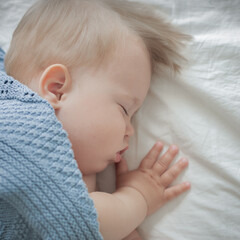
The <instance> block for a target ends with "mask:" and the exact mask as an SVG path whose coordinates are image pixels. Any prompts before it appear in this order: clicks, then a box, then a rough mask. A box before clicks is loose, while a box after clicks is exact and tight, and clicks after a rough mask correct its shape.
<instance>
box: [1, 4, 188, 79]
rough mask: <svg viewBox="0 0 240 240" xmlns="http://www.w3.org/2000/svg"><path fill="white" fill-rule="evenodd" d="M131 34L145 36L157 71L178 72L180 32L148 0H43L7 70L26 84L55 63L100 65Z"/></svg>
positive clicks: (26, 22)
mask: <svg viewBox="0 0 240 240" xmlns="http://www.w3.org/2000/svg"><path fill="white" fill-rule="evenodd" d="M129 34H130V35H131V34H133V35H135V36H137V37H140V39H142V40H143V42H144V44H145V46H146V48H147V50H148V52H149V54H150V57H151V62H152V69H153V72H155V71H156V70H157V69H159V68H160V69H161V68H162V67H166V66H167V67H170V68H171V69H173V70H174V71H176V72H177V71H179V70H180V69H181V65H182V64H183V63H184V62H185V58H184V57H183V56H181V54H180V49H181V47H182V46H183V44H184V42H185V41H187V40H189V36H188V35H185V34H182V33H180V32H179V31H178V30H176V29H175V28H174V27H173V26H171V24H169V23H168V22H167V21H166V19H165V18H164V17H162V16H160V15H159V13H158V12H157V11H155V10H154V8H152V7H151V6H149V5H146V4H144V3H137V4H136V3H134V2H129V1H125V0H117V1H115V0H114V1H113V0H41V1H37V2H36V3H35V4H34V5H33V6H32V7H31V8H30V9H29V10H28V11H27V12H26V14H25V15H24V17H23V18H22V20H21V21H20V23H19V25H18V27H17V28H16V30H15V32H14V34H13V37H12V41H11V45H10V48H9V50H8V52H7V54H6V57H5V68H6V72H7V74H8V75H11V76H13V77H14V78H15V79H18V80H19V81H20V82H22V83H24V84H29V82H30V81H31V79H32V78H33V77H34V76H35V75H36V74H39V73H40V72H41V71H42V70H44V69H45V68H46V67H48V66H49V65H51V64H55V63H60V64H64V65H65V66H66V67H67V68H68V69H69V70H70V71H71V68H73V67H76V66H90V65H91V66H99V64H102V63H104V62H106V61H107V60H109V59H110V60H111V56H113V54H115V55H114V56H117V53H118V51H121V47H123V46H124V45H125V44H127V41H128V36H129Z"/></svg>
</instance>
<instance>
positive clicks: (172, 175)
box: [161, 158, 188, 188]
mask: <svg viewBox="0 0 240 240" xmlns="http://www.w3.org/2000/svg"><path fill="white" fill-rule="evenodd" d="M187 166H188V161H187V159H185V158H182V159H180V160H179V161H178V162H177V163H175V164H174V165H173V166H172V167H170V168H169V169H168V170H167V171H166V172H165V173H164V174H163V175H162V176H161V183H162V185H163V186H164V187H165V188H166V187H168V186H169V185H170V184H171V183H172V182H173V181H174V180H175V179H176V178H177V177H178V175H179V174H180V173H181V172H182V171H183V170H184V169H185V168H186V167H187Z"/></svg>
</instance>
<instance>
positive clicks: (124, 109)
mask: <svg viewBox="0 0 240 240" xmlns="http://www.w3.org/2000/svg"><path fill="white" fill-rule="evenodd" d="M120 106H121V107H122V109H123V111H124V112H125V114H126V115H127V116H128V112H127V110H126V108H125V107H124V106H122V105H120Z"/></svg>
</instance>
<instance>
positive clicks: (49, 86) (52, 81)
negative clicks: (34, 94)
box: [39, 64, 72, 110]
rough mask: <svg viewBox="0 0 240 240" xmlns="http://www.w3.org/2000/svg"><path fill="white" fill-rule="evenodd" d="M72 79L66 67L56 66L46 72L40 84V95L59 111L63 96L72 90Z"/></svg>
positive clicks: (50, 67)
mask: <svg viewBox="0 0 240 240" xmlns="http://www.w3.org/2000/svg"><path fill="white" fill-rule="evenodd" d="M71 84H72V81H71V77H70V74H69V72H68V69H67V68H66V66H64V65H62V64H54V65H51V66H49V67H48V68H46V69H45V70H44V72H43V73H42V75H41V78H40V82H39V93H40V95H41V97H43V98H44V99H46V100H47V101H48V102H49V103H50V104H51V105H52V107H53V108H54V109H55V110H57V109H59V108H60V106H61V101H62V96H63V95H65V94H66V93H67V92H68V91H69V90H70V88H71Z"/></svg>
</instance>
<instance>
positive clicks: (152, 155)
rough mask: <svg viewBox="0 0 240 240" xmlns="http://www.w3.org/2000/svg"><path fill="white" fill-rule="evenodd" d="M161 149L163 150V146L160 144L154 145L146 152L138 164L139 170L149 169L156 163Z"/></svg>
mask: <svg viewBox="0 0 240 240" xmlns="http://www.w3.org/2000/svg"><path fill="white" fill-rule="evenodd" d="M162 149H163V144H162V143H161V142H157V143H155V144H154V146H153V147H152V149H151V150H150V151H149V152H148V154H147V155H146V156H145V158H144V159H143V160H142V162H141V164H140V168H151V167H152V166H153V164H154V163H155V162H156V160H157V159H158V157H159V154H160V153H161V151H162Z"/></svg>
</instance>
